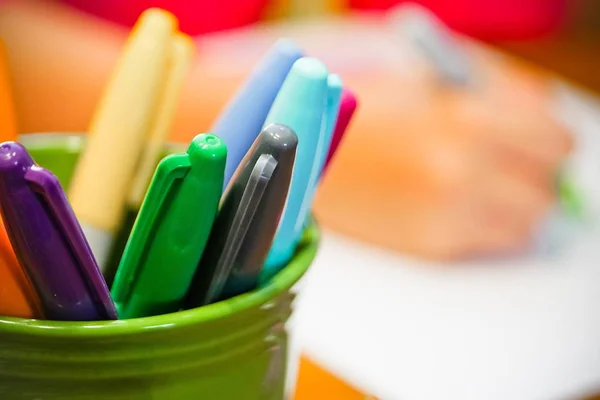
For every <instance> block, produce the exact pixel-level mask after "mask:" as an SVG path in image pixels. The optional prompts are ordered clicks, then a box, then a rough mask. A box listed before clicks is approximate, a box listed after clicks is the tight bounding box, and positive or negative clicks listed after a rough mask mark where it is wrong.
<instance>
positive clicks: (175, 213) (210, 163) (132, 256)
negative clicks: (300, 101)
mask: <svg viewBox="0 0 600 400" xmlns="http://www.w3.org/2000/svg"><path fill="white" fill-rule="evenodd" d="M226 157H227V148H226V146H225V144H224V143H223V141H221V139H219V138H218V137H217V136H214V135H210V134H202V135H198V136H196V137H195V138H194V140H192V142H191V143H190V146H189V148H188V150H187V153H184V154H172V155H169V156H167V157H165V158H164V159H163V160H162V161H161V162H160V164H159V165H158V167H157V169H156V172H155V174H154V177H153V178H152V182H151V183H150V187H149V189H148V193H147V194H146V198H145V199H144V202H143V203H142V207H141V209H140V213H139V215H138V217H137V219H136V221H135V225H134V226H133V230H132V233H131V236H130V238H129V241H128V242H127V245H126V247H125V251H124V253H123V258H122V259H121V262H120V264H119V268H118V270H117V275H116V277H115V281H114V284H113V287H112V290H111V294H112V296H113V300H114V302H115V304H116V306H117V312H118V314H119V318H124V319H126V318H137V317H146V316H151V315H159V314H166V313H170V312H175V311H178V310H179V309H180V308H181V306H182V304H183V301H184V299H185V296H186V294H187V291H188V288H189V286H190V284H191V281H192V278H193V276H194V273H195V271H196V267H197V265H198V262H199V261H200V258H201V256H202V253H203V252H204V248H205V246H206V242H207V240H208V237H209V234H210V230H211V228H212V224H213V221H214V219H215V215H216V213H217V208H218V206H219V200H220V197H221V192H222V189H223V176H224V171H225V159H226Z"/></svg>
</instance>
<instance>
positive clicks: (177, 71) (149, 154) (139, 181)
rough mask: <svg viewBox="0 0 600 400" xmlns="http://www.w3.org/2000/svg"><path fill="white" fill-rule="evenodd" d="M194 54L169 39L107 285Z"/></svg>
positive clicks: (185, 39)
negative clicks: (164, 67) (159, 91)
mask: <svg viewBox="0 0 600 400" xmlns="http://www.w3.org/2000/svg"><path fill="white" fill-rule="evenodd" d="M194 52H195V45H194V42H193V41H192V39H191V38H190V37H189V36H187V35H184V34H177V35H175V36H174V37H173V40H172V45H171V52H170V57H169V66H168V70H167V74H166V76H165V78H164V80H163V89H162V95H161V99H160V101H159V103H158V104H157V107H156V113H155V114H156V115H155V119H154V121H153V124H152V127H151V128H150V130H149V136H148V138H147V140H146V143H145V147H144V152H143V154H142V159H141V160H140V162H139V164H138V168H137V171H136V176H135V179H134V181H133V184H132V186H131V190H130V191H129V194H128V196H127V210H126V212H125V216H124V217H123V219H122V224H121V228H120V230H119V233H118V235H117V236H116V237H115V240H114V242H113V245H112V248H111V251H110V258H109V259H108V260H107V262H106V264H105V265H104V277H105V278H106V281H107V283H108V284H111V283H112V279H113V277H114V275H115V273H116V269H117V267H118V264H119V261H120V260H121V255H122V253H123V250H125V245H126V244H127V240H128V239H129V234H130V233H131V229H132V228H133V224H134V223H135V219H136V217H137V213H138V211H139V210H140V207H141V205H142V201H143V200H144V197H145V196H146V191H147V190H148V185H149V184H150V180H151V179H152V175H153V173H154V170H155V169H156V165H157V163H158V161H159V160H160V156H161V153H162V150H163V149H164V145H165V142H166V141H167V138H168V135H169V132H170V127H171V122H172V121H173V116H174V114H175V111H176V109H177V103H178V100H179V97H180V96H179V95H180V93H181V89H182V87H183V83H184V81H185V79H186V77H187V75H188V72H189V70H190V67H191V65H192V58H193V56H194Z"/></svg>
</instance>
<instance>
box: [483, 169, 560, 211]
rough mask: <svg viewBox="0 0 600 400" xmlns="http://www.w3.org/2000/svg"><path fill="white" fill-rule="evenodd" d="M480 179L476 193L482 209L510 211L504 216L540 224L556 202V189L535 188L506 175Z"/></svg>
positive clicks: (501, 172)
mask: <svg viewBox="0 0 600 400" xmlns="http://www.w3.org/2000/svg"><path fill="white" fill-rule="evenodd" d="M479 178H480V182H479V183H478V185H477V188H476V189H475V193H476V195H477V196H478V201H479V204H480V208H481V209H491V210H506V211H503V212H505V213H507V214H510V215H515V216H517V217H519V218H521V219H523V220H539V219H541V218H543V217H544V216H545V215H546V214H547V212H548V210H549V208H550V207H551V206H552V204H553V203H554V201H555V193H554V188H553V186H552V185H531V184H530V183H529V182H528V181H527V180H524V179H522V178H520V177H519V176H516V175H514V174H511V173H508V172H506V171H499V172H497V173H496V174H495V175H494V176H491V177H489V178H488V179H485V176H480V177H479Z"/></svg>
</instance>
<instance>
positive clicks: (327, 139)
mask: <svg viewBox="0 0 600 400" xmlns="http://www.w3.org/2000/svg"><path fill="white" fill-rule="evenodd" d="M343 89H344V84H343V82H342V79H341V78H340V77H339V75H336V74H331V75H329V78H328V79H327V103H326V106H325V114H324V115H323V121H322V123H321V135H320V137H319V144H318V145H317V153H316V156H315V160H314V164H313V168H312V171H311V174H310V180H309V182H308V188H307V190H306V195H305V196H304V202H303V203H302V207H301V209H300V213H298V219H297V220H296V225H295V226H294V229H295V230H296V232H298V235H302V231H303V230H304V227H305V226H306V223H307V222H308V219H307V217H308V213H309V211H310V207H311V205H312V202H313V198H314V195H315V192H316V190H317V186H318V184H319V178H320V177H321V171H322V170H323V165H324V164H325V159H326V158H327V153H328V152H329V146H331V139H332V137H333V130H334V129H335V124H336V122H337V118H338V114H339V112H340V103H341V100H342V90H343Z"/></svg>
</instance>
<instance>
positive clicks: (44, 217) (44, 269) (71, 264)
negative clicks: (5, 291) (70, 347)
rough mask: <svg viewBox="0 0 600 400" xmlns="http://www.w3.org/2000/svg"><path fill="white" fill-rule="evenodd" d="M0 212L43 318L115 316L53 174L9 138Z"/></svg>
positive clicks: (0, 167) (0, 161) (0, 173)
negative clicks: (32, 288)
mask: <svg viewBox="0 0 600 400" xmlns="http://www.w3.org/2000/svg"><path fill="white" fill-rule="evenodd" d="M0 212H1V213H2V218H3V219H4V224H5V226H6V231H7V233H8V237H9V238H10V242H11V244H12V246H13V248H14V250H15V254H16V256H17V259H18V260H19V263H20V264H21V266H22V267H23V269H24V270H25V271H26V273H27V274H28V275H29V278H30V279H31V282H32V283H33V286H34V287H35V289H36V291H37V293H38V296H39V298H40V301H41V303H42V307H43V309H44V315H45V316H46V317H47V318H48V319H50V320H60V321H95V320H107V319H117V312H116V309H115V306H114V304H113V302H112V299H111V297H110V292H109V290H108V287H107V286H106V282H105V281H104V278H103V277H102V274H101V272H100V270H99V269H98V265H97V264H96V260H95V258H94V256H93V254H92V251H91V250H90V247H89V245H88V242H87V240H86V238H85V236H84V234H83V231H82V230H81V226H80V225H79V222H78V221H77V219H76V218H75V214H74V213H73V210H72V208H71V205H70V204H69V201H68V200H67V197H66V195H65V193H64V191H63V189H62V187H61V185H60V183H59V181H58V179H57V178H56V176H54V174H52V173H51V172H50V171H48V170H46V169H44V168H41V167H39V166H37V165H36V164H35V163H34V161H33V159H32V158H31V156H30V155H29V153H27V150H25V148H24V147H23V146H22V145H20V144H19V143H15V142H5V143H2V144H0Z"/></svg>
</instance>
